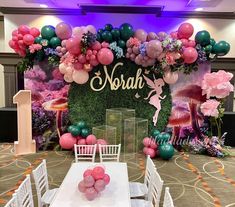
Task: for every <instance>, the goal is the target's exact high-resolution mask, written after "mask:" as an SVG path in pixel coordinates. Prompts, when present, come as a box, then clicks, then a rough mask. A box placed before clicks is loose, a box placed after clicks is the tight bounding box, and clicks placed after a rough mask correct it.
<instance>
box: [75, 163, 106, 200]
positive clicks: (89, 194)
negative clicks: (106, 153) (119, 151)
mask: <svg viewBox="0 0 235 207" xmlns="http://www.w3.org/2000/svg"><path fill="white" fill-rule="evenodd" d="M109 182H110V177H109V175H108V174H106V173H105V168H104V167H103V166H101V165H99V166H96V167H94V168H93V169H87V170H86V171H85V172H84V173H83V180H81V181H80V182H79V183H78V190H79V191H80V192H81V193H84V195H85V197H86V199H87V200H89V201H92V200H94V199H95V198H96V197H98V195H99V193H100V192H102V191H103V190H104V189H105V186H106V185H108V184H109Z"/></svg>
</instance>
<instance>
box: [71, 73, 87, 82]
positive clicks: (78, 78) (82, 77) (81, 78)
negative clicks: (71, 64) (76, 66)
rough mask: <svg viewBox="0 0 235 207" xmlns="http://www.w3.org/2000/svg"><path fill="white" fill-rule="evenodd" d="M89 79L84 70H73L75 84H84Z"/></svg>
mask: <svg viewBox="0 0 235 207" xmlns="http://www.w3.org/2000/svg"><path fill="white" fill-rule="evenodd" d="M88 80H89V74H88V72H87V71H85V70H74V72H73V81H74V82H76V83H77V84H84V83H86V82H87V81H88Z"/></svg>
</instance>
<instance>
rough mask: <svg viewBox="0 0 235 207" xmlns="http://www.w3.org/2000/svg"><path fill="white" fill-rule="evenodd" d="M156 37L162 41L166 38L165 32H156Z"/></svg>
mask: <svg viewBox="0 0 235 207" xmlns="http://www.w3.org/2000/svg"><path fill="white" fill-rule="evenodd" d="M157 36H158V38H159V39H160V40H163V39H165V37H166V36H167V33H166V32H158V33H157Z"/></svg>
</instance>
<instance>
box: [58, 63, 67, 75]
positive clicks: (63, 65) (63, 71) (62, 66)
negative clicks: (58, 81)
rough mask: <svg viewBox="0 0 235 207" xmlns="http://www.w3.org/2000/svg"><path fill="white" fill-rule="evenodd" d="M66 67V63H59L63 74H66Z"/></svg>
mask: <svg viewBox="0 0 235 207" xmlns="http://www.w3.org/2000/svg"><path fill="white" fill-rule="evenodd" d="M66 68H67V66H66V65H65V64H64V63H61V64H60V65H59V71H60V72H61V73H62V74H65V73H66Z"/></svg>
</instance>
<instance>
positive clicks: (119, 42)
mask: <svg viewBox="0 0 235 207" xmlns="http://www.w3.org/2000/svg"><path fill="white" fill-rule="evenodd" d="M118 46H119V47H121V48H125V47H126V42H125V41H124V40H118Z"/></svg>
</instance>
